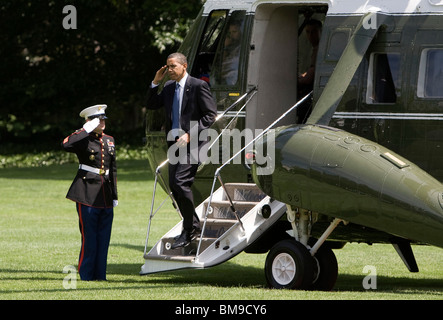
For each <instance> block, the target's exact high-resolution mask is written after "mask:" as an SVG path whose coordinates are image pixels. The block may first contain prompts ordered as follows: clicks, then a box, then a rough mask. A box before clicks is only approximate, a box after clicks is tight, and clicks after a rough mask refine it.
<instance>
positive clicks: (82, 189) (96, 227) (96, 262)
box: [62, 105, 118, 280]
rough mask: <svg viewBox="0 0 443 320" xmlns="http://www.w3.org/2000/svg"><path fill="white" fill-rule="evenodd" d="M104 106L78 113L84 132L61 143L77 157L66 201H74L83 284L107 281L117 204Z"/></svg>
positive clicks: (112, 150)
mask: <svg viewBox="0 0 443 320" xmlns="http://www.w3.org/2000/svg"><path fill="white" fill-rule="evenodd" d="M106 107H107V106H106V105H95V106H92V107H89V108H86V109H84V110H82V111H81V112H80V117H82V118H84V119H85V120H86V122H85V124H84V125H83V128H81V129H79V130H77V131H75V132H74V133H73V134H71V135H70V136H68V137H66V138H65V139H64V140H63V143H62V146H63V148H64V149H65V150H66V151H68V152H73V153H75V154H76V155H77V158H78V161H79V169H78V171H77V175H76V176H75V178H74V181H73V182H72V184H71V187H70V188H69V191H68V194H67V195H66V198H68V199H70V200H73V201H75V203H76V208H77V212H78V218H79V226H80V233H81V236H82V243H81V250H80V256H79V261H78V272H79V274H80V278H81V279H82V280H106V264H107V256H108V247H109V241H110V238H111V228H112V220H113V217H114V207H115V206H116V205H117V204H118V200H117V165H116V157H115V142H114V138H113V137H111V136H109V135H106V134H104V133H103V131H104V129H105V126H106V125H105V119H107V118H106V114H105V109H106Z"/></svg>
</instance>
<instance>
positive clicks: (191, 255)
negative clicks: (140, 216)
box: [140, 183, 286, 275]
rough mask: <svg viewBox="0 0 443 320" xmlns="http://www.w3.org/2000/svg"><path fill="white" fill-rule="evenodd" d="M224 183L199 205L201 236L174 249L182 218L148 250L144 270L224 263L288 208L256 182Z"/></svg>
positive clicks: (198, 266) (200, 266)
mask: <svg viewBox="0 0 443 320" xmlns="http://www.w3.org/2000/svg"><path fill="white" fill-rule="evenodd" d="M224 187H225V188H223V187H220V188H219V189H218V190H216V191H215V192H214V193H213V195H212V197H208V198H207V199H206V200H205V201H203V202H202V203H201V204H200V205H199V206H198V207H197V208H196V213H197V215H198V216H199V218H200V221H201V228H202V234H201V237H198V238H196V239H194V240H193V241H192V242H191V244H190V245H189V246H187V247H184V248H177V249H174V250H172V249H171V244H172V243H173V242H174V237H176V236H177V235H179V234H180V233H181V230H182V222H179V223H178V224H177V225H176V226H174V227H173V228H172V229H171V230H170V231H169V232H167V233H166V234H165V235H164V236H163V237H162V238H161V239H160V240H159V241H158V242H157V243H156V244H155V245H154V246H153V247H152V249H151V250H150V251H149V252H148V253H145V254H144V258H145V264H144V265H143V266H142V268H141V271H140V274H142V275H143V274H150V273H156V272H162V271H170V270H178V269H184V268H206V267H211V266H215V265H217V264H220V263H223V262H225V261H227V260H229V259H231V258H232V257H234V256H235V255H237V254H239V253H240V252H242V251H243V250H244V249H245V248H246V247H247V246H248V245H250V244H252V243H253V242H254V241H255V240H257V239H258V238H259V237H260V235H261V234H263V232H264V231H266V230H267V229H268V228H269V227H270V226H272V225H273V224H274V223H275V222H276V221H278V220H279V219H280V218H281V217H282V215H283V214H284V213H285V212H286V205H285V204H284V203H281V202H279V201H274V200H271V199H270V197H269V196H267V195H266V194H264V193H263V192H262V191H261V190H260V189H259V188H258V187H257V186H256V185H255V184H251V183H226V184H225V185H224ZM226 193H227V194H226ZM229 199H231V201H232V204H233V205H232V206H231V202H230V201H229ZM208 205H210V207H209V209H208ZM234 211H235V212H236V214H235V213H234ZM237 217H238V219H237ZM148 236H149V230H148ZM147 239H148V238H147ZM147 241H148V240H147ZM145 251H146V250H145Z"/></svg>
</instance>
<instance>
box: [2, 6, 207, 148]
mask: <svg viewBox="0 0 443 320" xmlns="http://www.w3.org/2000/svg"><path fill="white" fill-rule="evenodd" d="M67 4H70V5H73V6H75V8H76V11H77V29H67V30H66V29H64V28H63V24H62V22H63V18H65V16H66V15H67V14H64V13H63V7H64V6H65V5H67ZM201 4H202V3H201V1H200V0H186V1H185V0H180V1H173V2H171V1H154V0H93V1H91V0H73V1H69V3H67V2H65V1H54V0H51V1H30V0H17V1H3V2H2V3H1V4H0V41H1V43H2V45H1V46H0V57H1V58H2V63H1V64H0V74H1V75H2V77H0V101H2V104H1V112H0V144H3V143H5V142H10V143H11V142H13V143H25V142H31V143H32V144H34V145H36V144H38V143H39V142H40V141H43V140H48V139H53V140H59V139H60V137H63V136H66V135H67V134H69V133H70V132H72V130H74V129H75V128H77V127H78V126H79V121H80V120H81V119H80V118H79V117H78V113H79V112H80V111H81V110H82V109H83V108H85V107H87V106H90V105H93V104H97V103H105V104H108V106H109V107H110V108H109V119H110V121H112V122H113V123H114V125H115V127H119V128H122V130H134V129H136V128H141V127H142V126H143V122H144V117H143V104H144V98H145V94H146V86H147V84H148V83H149V81H150V79H151V77H152V75H153V74H154V73H155V71H156V70H157V69H158V67H159V65H161V64H163V63H164V59H165V55H166V51H169V50H171V51H173V50H176V49H177V48H178V45H179V44H180V42H181V41H182V39H183V37H184V35H185V34H186V30H187V28H188V25H189V23H190V22H191V21H192V19H193V18H194V17H195V16H196V15H197V13H198V10H199V9H200V7H201ZM171 12H173V13H174V14H171ZM30 140H32V141H30Z"/></svg>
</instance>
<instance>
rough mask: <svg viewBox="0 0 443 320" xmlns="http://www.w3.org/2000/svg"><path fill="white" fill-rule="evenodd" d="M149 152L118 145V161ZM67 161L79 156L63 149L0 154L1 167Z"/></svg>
mask: <svg viewBox="0 0 443 320" xmlns="http://www.w3.org/2000/svg"><path fill="white" fill-rule="evenodd" d="M147 154H148V151H147V149H146V148H144V147H138V148H133V147H131V146H129V145H123V146H118V149H117V161H119V160H141V159H147ZM67 163H77V158H76V156H75V154H73V153H69V152H65V151H62V150H59V151H46V152H37V153H29V152H25V153H17V154H11V155H0V169H1V168H28V167H31V168H35V167H47V166H51V165H63V164H67ZM0 175H1V173H0Z"/></svg>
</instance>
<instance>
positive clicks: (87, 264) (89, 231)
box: [77, 203, 114, 281]
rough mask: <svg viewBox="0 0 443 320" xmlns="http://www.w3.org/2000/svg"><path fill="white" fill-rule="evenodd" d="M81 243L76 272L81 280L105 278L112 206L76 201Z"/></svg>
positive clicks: (112, 216)
mask: <svg viewBox="0 0 443 320" xmlns="http://www.w3.org/2000/svg"><path fill="white" fill-rule="evenodd" d="M77 212H78V217H79V227H80V232H81V235H82V245H81V250H80V255H79V260H78V272H79V274H80V278H81V279H82V280H86V281H87V280H106V260H107V256H108V247H109V241H110V240H111V229H112V220H113V218H114V208H94V207H91V206H86V205H83V204H80V203H77Z"/></svg>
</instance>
